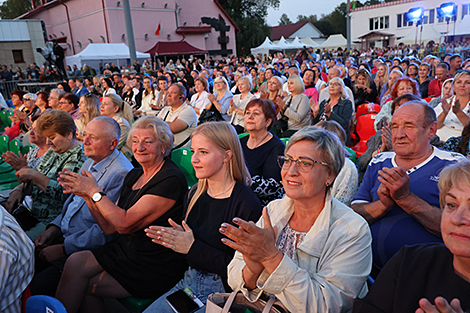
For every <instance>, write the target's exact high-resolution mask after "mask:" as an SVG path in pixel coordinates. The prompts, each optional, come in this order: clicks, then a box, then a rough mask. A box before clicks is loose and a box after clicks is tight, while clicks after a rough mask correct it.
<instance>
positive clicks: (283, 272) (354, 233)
mask: <svg viewBox="0 0 470 313" xmlns="http://www.w3.org/2000/svg"><path fill="white" fill-rule="evenodd" d="M343 163H344V148H343V145H342V144H341V143H340V142H339V140H338V137H337V136H336V135H334V134H332V133H330V132H327V131H323V130H319V129H317V128H315V127H305V128H303V129H302V130H300V131H298V132H297V133H295V134H294V135H293V136H292V137H291V139H290V140H289V142H288V144H287V147H286V150H285V154H284V156H281V157H279V165H280V166H281V175H282V184H283V186H284V189H285V192H286V196H285V197H284V198H283V199H281V200H275V201H273V202H271V203H269V204H268V206H267V207H266V208H265V209H264V210H263V217H262V218H261V219H260V220H259V221H258V223H257V224H256V225H253V224H252V223H248V222H246V221H243V220H242V219H240V218H235V219H234V220H233V221H234V223H235V224H236V226H238V227H234V226H232V225H230V224H228V223H223V224H222V225H221V228H220V232H221V233H223V234H225V235H226V236H227V237H228V238H229V239H223V240H222V241H223V242H224V243H225V244H227V245H228V246H230V247H232V248H234V249H236V250H237V252H236V253H235V257H234V259H233V260H232V262H231V263H230V264H229V266H228V273H229V279H228V282H229V285H230V287H232V289H233V290H240V291H242V292H243V294H244V295H245V297H246V298H247V299H248V300H250V301H256V300H257V299H258V298H259V297H260V296H261V294H263V293H267V294H272V295H274V296H276V297H277V299H279V300H280V301H281V302H282V304H283V305H284V306H285V307H286V308H287V309H288V310H289V311H290V312H297V313H304V312H347V311H349V310H350V309H351V307H352V303H353V301H354V299H355V298H357V297H363V296H364V295H365V294H366V292H367V286H366V279H367V277H368V275H369V273H370V269H371V266H372V251H371V247H370V245H371V235H370V230H369V226H368V225H367V222H366V221H365V220H364V219H363V218H362V217H360V216H359V215H357V214H356V213H355V212H354V211H353V210H352V209H350V208H348V207H347V206H345V205H344V204H342V203H341V202H339V201H338V200H336V199H334V198H332V197H331V192H330V189H331V186H332V184H333V182H334V180H335V178H336V176H337V175H338V173H339V172H340V170H341V168H342V166H343Z"/></svg>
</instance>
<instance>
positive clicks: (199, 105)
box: [191, 90, 211, 114]
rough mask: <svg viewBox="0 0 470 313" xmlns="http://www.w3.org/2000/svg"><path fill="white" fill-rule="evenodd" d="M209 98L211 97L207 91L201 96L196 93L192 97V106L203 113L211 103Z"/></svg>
mask: <svg viewBox="0 0 470 313" xmlns="http://www.w3.org/2000/svg"><path fill="white" fill-rule="evenodd" d="M207 96H209V93H208V92H207V91H205V90H204V91H203V92H202V93H201V94H200V95H199V94H198V93H195V94H194V95H193V96H192V97H191V106H192V107H194V108H196V109H199V112H202V110H204V109H205V108H206V106H207V105H208V104H209V103H211V102H210V101H209V99H208V98H207ZM198 97H199V98H198ZM199 114H200V113H199Z"/></svg>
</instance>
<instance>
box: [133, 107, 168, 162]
mask: <svg viewBox="0 0 470 313" xmlns="http://www.w3.org/2000/svg"><path fill="white" fill-rule="evenodd" d="M136 129H151V130H153V132H154V135H155V139H157V140H158V141H159V142H160V143H161V144H162V146H163V149H164V150H165V152H164V156H169V155H170V153H171V148H172V146H173V141H174V138H175V137H174V135H173V133H172V132H171V130H170V126H168V124H167V123H165V122H164V121H162V120H161V119H159V118H158V117H156V116H144V117H141V118H139V119H138V120H137V121H136V122H135V123H134V124H133V125H132V127H131V129H130V130H129V135H127V142H129V143H131V142H132V136H133V135H134V131H135V130H136Z"/></svg>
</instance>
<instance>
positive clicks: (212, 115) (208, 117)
mask: <svg viewBox="0 0 470 313" xmlns="http://www.w3.org/2000/svg"><path fill="white" fill-rule="evenodd" d="M219 121H225V120H224V118H223V117H222V115H221V114H220V112H219V111H217V110H215V111H213V110H207V109H204V110H202V112H201V115H200V116H199V120H198V122H197V123H198V125H201V124H203V123H207V122H219Z"/></svg>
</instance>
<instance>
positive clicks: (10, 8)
mask: <svg viewBox="0 0 470 313" xmlns="http://www.w3.org/2000/svg"><path fill="white" fill-rule="evenodd" d="M36 2H37V1H36ZM32 8H33V7H32V6H31V1H30V0H7V1H5V2H3V3H2V5H0V18H1V19H2V20H8V19H14V18H17V17H18V16H20V15H22V14H24V13H26V12H28V11H29V10H31V9H32Z"/></svg>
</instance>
